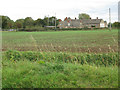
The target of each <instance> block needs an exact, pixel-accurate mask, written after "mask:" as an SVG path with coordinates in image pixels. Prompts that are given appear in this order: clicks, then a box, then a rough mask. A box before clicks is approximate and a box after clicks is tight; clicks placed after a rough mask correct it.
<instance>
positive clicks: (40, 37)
mask: <svg viewBox="0 0 120 90" xmlns="http://www.w3.org/2000/svg"><path fill="white" fill-rule="evenodd" d="M2 39H3V41H2V46H3V48H2V50H3V51H6V50H9V49H12V50H19V51H36V50H37V51H43V52H78V53H80V52H95V53H97V52H98V53H100V52H109V50H110V49H111V50H112V51H113V52H117V50H118V30H113V31H108V30H100V31H99V30H96V31H63V32H62V31H59V32H3V33H2Z"/></svg>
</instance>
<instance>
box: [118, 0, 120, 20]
mask: <svg viewBox="0 0 120 90" xmlns="http://www.w3.org/2000/svg"><path fill="white" fill-rule="evenodd" d="M118 22H120V1H119V2H118Z"/></svg>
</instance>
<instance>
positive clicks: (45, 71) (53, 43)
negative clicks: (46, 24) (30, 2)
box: [2, 30, 118, 88]
mask: <svg viewBox="0 0 120 90" xmlns="http://www.w3.org/2000/svg"><path fill="white" fill-rule="evenodd" d="M2 40H3V41H2V45H3V48H2V50H3V51H4V52H3V61H2V64H3V71H2V72H3V74H2V84H3V88H117V87H118V67H117V66H118V53H117V52H118V30H112V31H109V30H91V31H56V32H53V31H51V32H2Z"/></svg>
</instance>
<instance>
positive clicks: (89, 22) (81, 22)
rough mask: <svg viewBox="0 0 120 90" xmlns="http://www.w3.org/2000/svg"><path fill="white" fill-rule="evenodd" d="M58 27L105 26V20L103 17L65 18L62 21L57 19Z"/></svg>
mask: <svg viewBox="0 0 120 90" xmlns="http://www.w3.org/2000/svg"><path fill="white" fill-rule="evenodd" d="M58 27H59V28H105V27H107V22H106V21H104V20H103V19H98V17H97V18H96V19H91V18H90V19H76V18H75V19H71V18H67V17H66V18H65V19H64V21H61V20H60V21H59V24H58Z"/></svg>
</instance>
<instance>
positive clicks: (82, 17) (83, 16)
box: [78, 13, 91, 19]
mask: <svg viewBox="0 0 120 90" xmlns="http://www.w3.org/2000/svg"><path fill="white" fill-rule="evenodd" d="M78 18H79V19H90V18H91V17H90V16H89V15H88V14H86V13H81V14H79V16H78Z"/></svg>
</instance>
